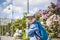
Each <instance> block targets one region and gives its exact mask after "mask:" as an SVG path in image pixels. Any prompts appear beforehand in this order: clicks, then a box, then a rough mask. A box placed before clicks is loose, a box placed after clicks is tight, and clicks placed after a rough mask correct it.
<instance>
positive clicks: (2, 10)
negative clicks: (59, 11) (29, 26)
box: [0, 0, 57, 19]
mask: <svg viewBox="0 0 60 40" xmlns="http://www.w3.org/2000/svg"><path fill="white" fill-rule="evenodd" d="M50 2H54V3H56V2H57V0H29V12H30V13H35V12H36V11H38V10H40V9H42V10H45V9H47V7H48V6H49V5H50ZM24 12H27V0H0V18H5V17H6V18H12V13H13V18H14V19H18V18H22V17H23V13H24Z"/></svg>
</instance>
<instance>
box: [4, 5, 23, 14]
mask: <svg viewBox="0 0 60 40" xmlns="http://www.w3.org/2000/svg"><path fill="white" fill-rule="evenodd" d="M12 11H13V12H14V13H21V12H22V11H23V10H22V7H17V6H13V5H9V6H7V7H6V8H5V9H4V10H3V12H4V13H12Z"/></svg>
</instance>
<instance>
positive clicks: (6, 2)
mask: <svg viewBox="0 0 60 40" xmlns="http://www.w3.org/2000/svg"><path fill="white" fill-rule="evenodd" d="M11 2H12V0H6V1H5V2H3V5H4V6H6V5H8V4H9V3H11Z"/></svg>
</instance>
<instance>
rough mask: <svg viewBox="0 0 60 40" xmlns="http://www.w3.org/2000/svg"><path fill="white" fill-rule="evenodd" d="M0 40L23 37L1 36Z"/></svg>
mask: <svg viewBox="0 0 60 40" xmlns="http://www.w3.org/2000/svg"><path fill="white" fill-rule="evenodd" d="M0 40H21V39H14V38H13V37H9V36H0Z"/></svg>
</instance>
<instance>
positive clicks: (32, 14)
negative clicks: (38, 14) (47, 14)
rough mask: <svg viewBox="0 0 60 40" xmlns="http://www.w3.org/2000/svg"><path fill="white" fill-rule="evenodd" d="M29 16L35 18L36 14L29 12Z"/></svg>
mask: <svg viewBox="0 0 60 40" xmlns="http://www.w3.org/2000/svg"><path fill="white" fill-rule="evenodd" d="M28 17H33V18H35V14H34V13H29V14H28V15H27V18H28Z"/></svg>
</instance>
